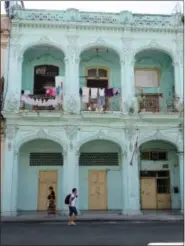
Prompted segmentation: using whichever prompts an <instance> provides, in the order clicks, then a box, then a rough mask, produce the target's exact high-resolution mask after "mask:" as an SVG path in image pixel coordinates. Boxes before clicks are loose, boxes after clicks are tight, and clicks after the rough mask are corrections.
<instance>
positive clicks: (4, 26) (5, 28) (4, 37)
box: [0, 15, 9, 187]
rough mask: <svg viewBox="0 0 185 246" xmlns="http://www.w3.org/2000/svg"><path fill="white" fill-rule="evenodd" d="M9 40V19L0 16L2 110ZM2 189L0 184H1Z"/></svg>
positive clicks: (2, 140)
mask: <svg viewBox="0 0 185 246" xmlns="http://www.w3.org/2000/svg"><path fill="white" fill-rule="evenodd" d="M8 38H9V18H8V17H7V16H5V15H1V71H0V73H1V74H0V108H1V109H2V104H3V92H4V78H5V76H4V75H5V74H4V71H5V69H4V68H5V66H6V61H7V50H8V47H7V44H8ZM0 117H1V128H0V129H1V133H0V134H1V180H2V177H3V176H2V174H3V158H4V154H3V152H4V119H3V117H2V115H0ZM1 187H2V182H1Z"/></svg>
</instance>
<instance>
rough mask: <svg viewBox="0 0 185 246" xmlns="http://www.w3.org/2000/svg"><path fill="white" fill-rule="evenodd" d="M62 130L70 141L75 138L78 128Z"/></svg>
mask: <svg viewBox="0 0 185 246" xmlns="http://www.w3.org/2000/svg"><path fill="white" fill-rule="evenodd" d="M64 130H65V134H66V137H67V139H69V140H70V141H72V140H73V139H74V138H75V137H76V135H77V133H78V131H79V127H78V126H72V125H71V126H66V127H64Z"/></svg>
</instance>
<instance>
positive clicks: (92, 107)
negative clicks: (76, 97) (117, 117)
mask: <svg viewBox="0 0 185 246" xmlns="http://www.w3.org/2000/svg"><path fill="white" fill-rule="evenodd" d="M81 111H92V112H109V111H111V112H112V111H114V112H119V111H120V96H115V97H105V105H104V106H101V105H100V104H99V102H98V99H91V100H90V101H89V103H84V102H83V101H82V100H81Z"/></svg>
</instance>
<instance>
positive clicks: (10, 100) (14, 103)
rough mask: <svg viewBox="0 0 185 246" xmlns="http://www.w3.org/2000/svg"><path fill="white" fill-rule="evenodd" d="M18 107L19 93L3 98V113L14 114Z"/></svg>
mask: <svg viewBox="0 0 185 246" xmlns="http://www.w3.org/2000/svg"><path fill="white" fill-rule="evenodd" d="M19 105H20V92H18V91H15V92H10V93H9V94H8V95H7V97H6V98H5V107H4V111H7V112H16V111H17V110H18V109H19Z"/></svg>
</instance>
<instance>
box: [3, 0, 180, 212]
mask: <svg viewBox="0 0 185 246" xmlns="http://www.w3.org/2000/svg"><path fill="white" fill-rule="evenodd" d="M12 2H13V1H12ZM11 25H12V28H11V30H12V33H11V39H10V41H9V42H10V48H9V54H10V56H9V60H7V66H6V85H5V87H6V89H5V94H4V96H5V104H4V109H3V112H2V113H3V115H4V117H5V119H6V129H7V131H6V140H5V153H4V174H3V195H2V213H3V215H15V214H17V212H19V211H20V212H29V211H39V210H45V209H47V191H48V187H49V186H50V185H53V186H54V189H55V191H56V194H57V201H56V202H57V209H58V210H60V211H61V212H62V213H65V211H66V209H67V207H66V205H65V204H64V198H65V196H66V195H67V194H68V193H69V192H70V191H71V189H72V188H73V187H76V188H77V189H78V191H79V199H78V204H77V206H78V209H79V210H80V211H84V210H119V211H121V212H122V213H124V214H130V213H131V214H139V213H141V212H142V210H144V209H154V210H157V209H168V210H170V209H178V210H181V211H182V212H183V208H184V203H183V200H184V197H183V194H184V186H183V173H184V162H183V160H184V152H183V129H182V127H181V123H182V120H183V96H184V95H183V66H184V64H183V52H182V49H183V26H182V24H181V22H180V16H178V14H176V15H171V16H165V15H164V16H163V15H159V16H158V15H156V16H155V15H141V14H133V13H131V12H127V11H121V12H120V13H91V12H80V11H79V10H76V9H68V10H66V11H48V10H45V11H43V10H23V9H15V10H14V18H13V19H12V24H11ZM43 67H44V69H48V74H50V77H52V79H51V78H49V75H48V77H47V78H45V82H43V79H42V78H41V77H39V78H40V80H39V79H38V78H37V77H38V76H37V71H41V70H42V69H43ZM52 68H53V70H52ZM37 69H40V70H37ZM49 69H51V70H49ZM38 73H39V72H38ZM52 74H53V75H52ZM57 76H58V77H59V78H60V79H61V80H62V82H63V88H62V92H63V95H62V96H63V100H62V107H61V108H60V109H58V108H55V107H54V108H53V107H52V108H51V107H50V108H48V107H43V106H40V105H39V104H37V105H33V104H32V105H31V104H29V103H27V104H26V105H24V107H23V105H22V104H21V103H22V101H21V90H23V91H29V92H30V94H31V96H30V98H34V99H36V100H40V98H42V99H43V98H44V99H43V100H46V101H47V100H48V99H47V98H46V97H45V96H44V95H43V94H42V95H40V94H38V93H37V89H38V88H39V89H40V90H41V89H43V88H41V87H42V86H40V85H39V83H40V84H41V83H45V87H44V88H47V86H48V84H47V86H46V82H47V83H48V82H49V83H54V81H55V77H57ZM147 76H148V77H147ZM37 79H38V80H37ZM47 79H48V80H49V81H47ZM39 86H40V87H39ZM84 87H85V88H102V87H103V88H105V89H112V88H113V89H118V91H119V92H120V93H118V95H116V96H111V97H106V99H105V106H104V108H103V110H101V111H99V110H96V109H97V108H96V109H95V110H93V109H92V107H93V106H92V105H95V104H96V103H95V104H92V102H91V103H90V101H89V102H88V103H86V102H84V100H83V97H81V95H80V89H83V88H84ZM36 88H37V89H36ZM39 89H38V90H39ZM91 93H92V89H91ZM41 96H42V97H41ZM89 100H90V99H89ZM149 201H150V202H149Z"/></svg>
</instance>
